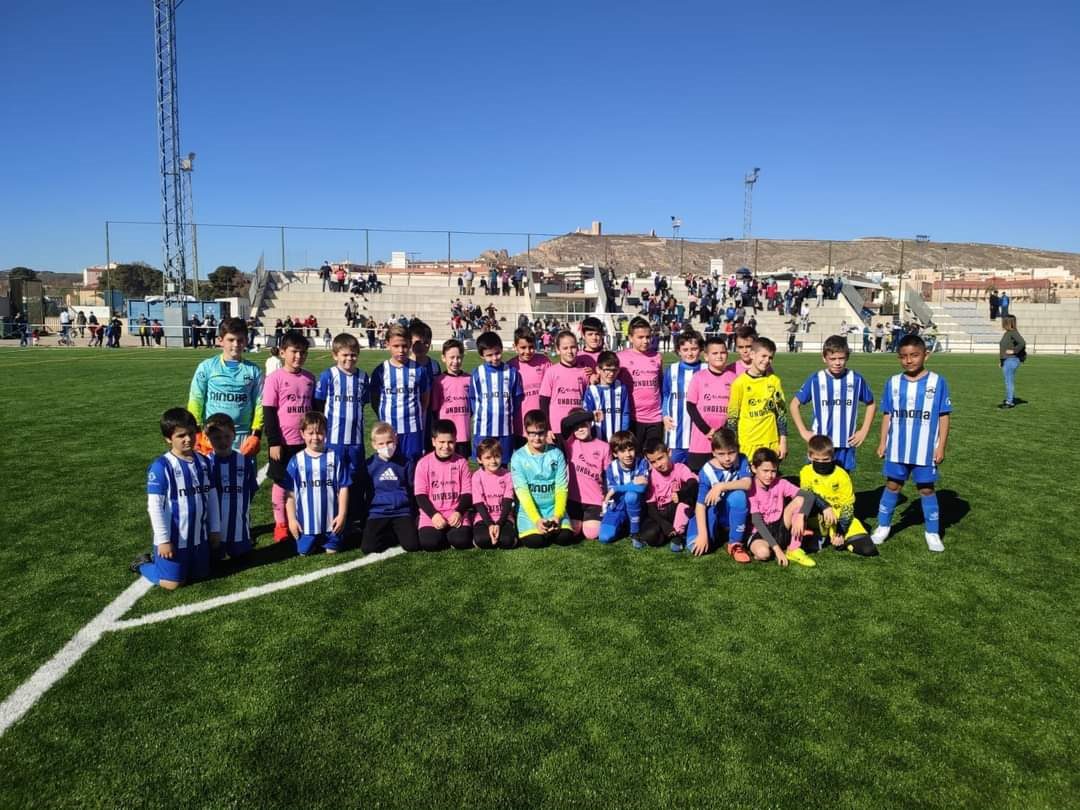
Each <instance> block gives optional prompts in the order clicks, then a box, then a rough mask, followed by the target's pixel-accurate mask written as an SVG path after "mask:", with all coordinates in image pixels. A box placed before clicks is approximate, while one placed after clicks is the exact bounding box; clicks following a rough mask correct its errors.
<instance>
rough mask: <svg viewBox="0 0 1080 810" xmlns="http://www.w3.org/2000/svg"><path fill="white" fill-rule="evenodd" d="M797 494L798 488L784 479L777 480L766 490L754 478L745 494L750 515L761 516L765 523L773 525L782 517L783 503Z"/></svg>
mask: <svg viewBox="0 0 1080 810" xmlns="http://www.w3.org/2000/svg"><path fill="white" fill-rule="evenodd" d="M798 494H799V488H798V487H797V486H795V485H794V484H793V483H791V482H790V481H788V480H786V479H784V478H777V479H776V481H774V482H773V485H772V486H771V487H769V488H768V489H764V488H762V487H761V486H760V485H759V484H758V482H757V479H756V478H755V479H754V480H752V481H751V482H750V490H749V491H748V492H747V493H746V496H747V498H748V499H749V501H750V514H752V515H761V518H762V520H764V521H765V522H766V523H775V522H776V521H778V520H780V518H781V517H783V516H784V501H785V500H790V499H791V498H794V497H795V496H796V495H798Z"/></svg>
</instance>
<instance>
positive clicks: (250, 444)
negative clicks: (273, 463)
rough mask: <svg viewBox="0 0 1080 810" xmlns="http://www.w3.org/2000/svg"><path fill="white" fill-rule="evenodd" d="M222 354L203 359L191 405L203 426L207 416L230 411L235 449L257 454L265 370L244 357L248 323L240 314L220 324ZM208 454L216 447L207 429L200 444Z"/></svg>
mask: <svg viewBox="0 0 1080 810" xmlns="http://www.w3.org/2000/svg"><path fill="white" fill-rule="evenodd" d="M218 345H219V346H220V347H221V354H220V355H219V356H217V357H210V358H207V359H206V360H203V361H202V362H201V363H199V366H198V368H196V369H195V376H194V377H192V379H191V389H190V391H189V393H188V404H187V409H188V411H190V412H191V415H192V416H194V417H195V421H196V422H197V423H198V424H199V426H200V430H201V428H202V425H203V422H204V421H205V420H206V418H207V417H209V416H212V415H214V414H215V413H224V414H228V415H229V417H231V418H232V420H233V424H235V425H236V439H235V440H234V441H233V449H234V450H237V451H239V452H240V453H242V454H243V455H245V456H256V455H258V453H259V443H260V439H261V437H262V421H263V414H262V387H263V374H262V371H261V370H260V369H259V367H258V366H257V365H255V364H254V363H252V362H250V361H248V360H245V359H244V348H245V347H246V345H247V326H246V325H245V324H244V322H243V321H242V320H240V319H239V318H224V319H222V321H221V326H220V327H219V328H218ZM195 449H197V450H198V451H199V452H200V453H203V454H204V455H206V454H209V453H210V452H211V451H212V450H213V447H211V445H210V440H209V439H207V437H206V436H205V435H204V434H203V433H201V432H200V433H199V434H198V438H197V440H196V448H195Z"/></svg>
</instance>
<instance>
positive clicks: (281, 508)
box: [270, 484, 288, 526]
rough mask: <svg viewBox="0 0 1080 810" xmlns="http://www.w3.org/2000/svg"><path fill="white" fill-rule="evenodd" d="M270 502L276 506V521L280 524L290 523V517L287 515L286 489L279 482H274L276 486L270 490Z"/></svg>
mask: <svg viewBox="0 0 1080 810" xmlns="http://www.w3.org/2000/svg"><path fill="white" fill-rule="evenodd" d="M270 503H272V504H273V507H274V523H276V524H277V525H279V526H283V525H285V524H286V523H288V518H286V517H285V490H283V489H282V488H281V487H279V486H278V485H277V484H274V488H273V489H272V490H271V491H270Z"/></svg>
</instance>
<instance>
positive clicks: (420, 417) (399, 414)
mask: <svg viewBox="0 0 1080 810" xmlns="http://www.w3.org/2000/svg"><path fill="white" fill-rule="evenodd" d="M430 390H431V378H430V377H429V376H428V373H427V371H425V370H424V369H422V368H420V367H419V366H418V365H416V362H415V361H414V360H409V361H408V362H407V363H406V364H405V365H403V366H395V365H394V364H393V363H391V362H390V361H389V360H385V361H383V362H382V363H380V364H379V365H378V366H376V368H375V370H374V371H373V372H371V389H370V391H371V401H372V402H374V401H375V400H378V402H379V419H381V420H382V421H383V422H389V423H390V426H391V427H392V428H394V430H395V432H397V433H398V435H401V434H403V433H422V432H423V430H424V417H425V413H424V408H423V403H422V402H421V398H422V397H423V396H424V394H426V393H427V392H428V391H430Z"/></svg>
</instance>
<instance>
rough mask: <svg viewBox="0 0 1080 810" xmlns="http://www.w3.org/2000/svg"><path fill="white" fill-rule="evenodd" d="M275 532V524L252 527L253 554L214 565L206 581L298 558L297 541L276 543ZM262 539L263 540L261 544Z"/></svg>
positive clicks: (354, 545) (352, 545)
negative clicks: (254, 544)
mask: <svg viewBox="0 0 1080 810" xmlns="http://www.w3.org/2000/svg"><path fill="white" fill-rule="evenodd" d="M273 532H274V524H273V523H265V524H262V525H259V526H252V527H251V539H252V541H253V542H254V543H256V544H257V545H256V546H255V548H254V549H252V551H251V553H250V554H248V555H246V556H244V557H242V558H240V559H235V560H233V559H229V560H225V561H224V562H220V563H217V564H215V565H213V566H212V567H211V569H210V576H208V577H206V580H210V579H224V578H225V577H231V576H233V575H234V574H239V573H240V572H241V571H250V570H251V569H252V568H261V567H262V566H264V565H273V564H275V563H279V562H282V561H284V560H288V559H290V558H292V557H295V556H297V554H296V541H295V540H294V539H293V538H291V537H290V538H289V539H288V540H285V541H282V542H280V543H275V542H274V541H273ZM260 538H262V542H261V543H260ZM359 546H360V544H359V542H357V543H346V544H345V546H344V547H343V548H342V549H341V551H353V550H355V549H357V548H359ZM321 553H322V551H321V550H320V551H317V552H313V553H312V554H311V555H310V556H318V555H319V554H321ZM206 580H203V581H206Z"/></svg>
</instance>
